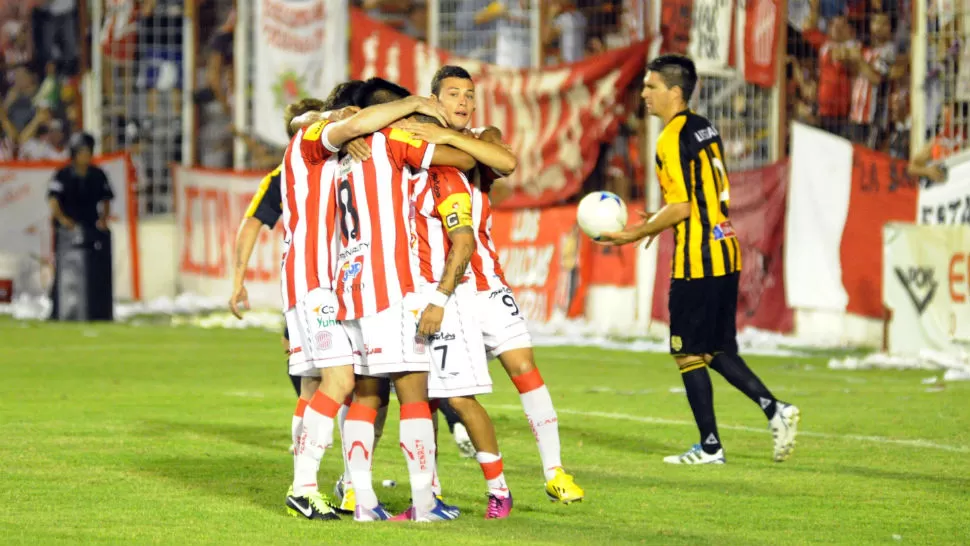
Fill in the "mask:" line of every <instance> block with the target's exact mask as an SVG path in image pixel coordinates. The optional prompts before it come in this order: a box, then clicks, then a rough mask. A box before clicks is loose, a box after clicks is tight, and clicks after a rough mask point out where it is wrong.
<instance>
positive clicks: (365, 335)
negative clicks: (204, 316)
mask: <svg viewBox="0 0 970 546" xmlns="http://www.w3.org/2000/svg"><path fill="white" fill-rule="evenodd" d="M408 95H409V93H408V91H407V90H405V89H403V88H401V87H400V86H397V85H395V84H393V83H391V82H388V81H386V80H381V79H377V78H374V79H372V80H368V81H367V82H366V83H365V85H364V86H363V87H362V88H361V89H359V90H358V92H357V94H356V98H355V102H356V103H357V104H358V105H360V106H364V107H365V110H364V111H366V110H367V109H369V108H375V107H377V106H376V105H381V104H384V103H386V102H387V101H398V100H399V99H401V98H402V97H408ZM411 98H413V97H408V99H403V100H409V99H411ZM422 100H425V99H422ZM322 140H324V141H325V142H326V140H327V135H326V134H324V135H323V136H322ZM365 140H367V141H368V144H369V145H370V149H371V157H370V159H368V160H367V161H364V162H355V161H353V160H351V159H350V158H349V157H342V158H341V159H340V160H339V163H338V166H337V174H336V180H335V182H334V184H335V196H336V201H337V206H338V207H339V211H338V213H337V214H338V222H337V226H338V231H337V247H336V257H337V263H336V265H337V268H336V273H337V277H336V279H335V281H336V286H335V289H334V292H335V295H336V297H337V319H338V320H339V321H340V322H341V324H343V325H345V326H346V328H347V330H348V332H349V334H350V339H351V343H352V346H353V348H354V353H355V355H356V356H357V357H358V362H357V363H355V370H354V371H355V372H356V373H357V376H358V378H357V383H356V386H355V390H354V402H353V405H351V407H350V411H349V413H348V415H347V420H346V422H345V423H344V449H345V451H346V457H347V464H348V466H349V468H350V474H351V478H352V482H353V485H354V492H355V497H356V508H355V512H354V519H355V520H357V521H377V520H386V519H389V517H390V515H389V514H388V513H387V511H386V510H385V509H384V507H383V506H382V505H381V504H380V503H379V501H378V499H377V495H376V493H375V492H374V486H373V479H372V474H371V472H372V470H371V464H372V458H371V453H372V451H373V444H374V418H375V415H376V411H377V408H378V407H380V403H381V400H380V389H381V385H382V378H386V377H390V378H391V379H392V381H393V382H394V387H395V392H396V394H397V397H398V400H399V401H400V403H401V425H400V438H401V442H400V443H401V450H402V451H403V453H404V455H405V459H406V461H407V465H408V472H409V474H410V477H411V499H412V503H413V507H414V511H413V518H414V519H415V520H417V521H441V520H448V519H454V518H455V517H457V516H458V511H457V509H455V508H453V507H449V506H447V505H445V504H444V503H442V502H441V501H440V499H437V498H436V497H435V496H434V494H433V489H432V480H433V475H434V464H433V460H434V451H435V447H434V429H433V425H432V422H431V409H430V407H429V405H428V372H429V370H430V367H431V357H430V355H429V354H428V353H429V351H428V347H427V339H426V338H422V337H421V336H419V335H418V329H417V317H418V314H419V313H420V311H421V309H422V308H423V307H424V305H423V304H422V298H421V297H420V296H418V294H416V292H415V275H416V270H415V268H414V264H413V263H412V260H411V252H410V246H409V245H410V238H411V233H410V223H409V216H410V205H411V203H410V196H411V190H412V188H413V181H412V177H411V172H412V171H418V170H420V169H423V168H427V167H429V166H431V165H437V164H441V165H452V166H457V167H461V168H464V169H469V168H472V167H474V165H475V161H474V159H472V158H471V156H469V155H468V154H465V153H463V152H460V151H458V150H455V149H454V148H450V147H447V146H441V147H437V146H435V145H432V144H428V143H426V142H421V141H418V140H415V139H414V138H412V137H411V135H410V134H408V133H407V132H406V131H403V130H401V129H399V128H393V127H387V128H385V129H382V130H379V131H376V132H374V133H373V134H371V135H369V136H368V137H367V138H366V139H365Z"/></svg>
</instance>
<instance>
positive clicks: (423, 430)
mask: <svg viewBox="0 0 970 546" xmlns="http://www.w3.org/2000/svg"><path fill="white" fill-rule="evenodd" d="M401 451H402V452H403V453H404V459H405V461H407V464H408V475H409V476H410V478H411V502H412V504H413V505H414V508H415V510H417V511H418V513H419V514H420V513H422V512H427V511H429V510H431V509H432V508H434V506H435V498H434V491H433V489H432V486H431V484H432V482H433V481H434V470H435V464H434V457H435V451H436V450H435V445H434V425H432V424H431V409H430V408H429V407H428V403H427V402H412V403H409V404H402V405H401Z"/></svg>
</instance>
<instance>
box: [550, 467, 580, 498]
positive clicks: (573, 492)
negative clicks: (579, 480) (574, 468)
mask: <svg viewBox="0 0 970 546" xmlns="http://www.w3.org/2000/svg"><path fill="white" fill-rule="evenodd" d="M546 495H547V496H548V497H549V500H551V501H554V502H561V503H563V504H569V503H571V502H579V501H581V500H583V497H584V496H585V492H584V491H583V488H582V487H580V486H578V485H576V482H574V481H573V477H572V476H571V475H569V474H566V471H565V470H563V469H562V468H557V469H556V475H555V476H553V478H552V479H551V480H549V481H547V482H546Z"/></svg>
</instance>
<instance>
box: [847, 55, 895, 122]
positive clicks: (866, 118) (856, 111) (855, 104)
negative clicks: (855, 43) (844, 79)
mask: <svg viewBox="0 0 970 546" xmlns="http://www.w3.org/2000/svg"><path fill="white" fill-rule="evenodd" d="M862 58H863V59H864V60H865V62H866V63H868V64H869V66H871V67H872V68H874V69H875V70H876V72H878V73H879V74H881V75H882V76H883V78H885V77H886V76H888V75H889V69H890V68H891V67H892V65H893V63H895V62H896V46H895V45H894V44H893V43H892V42H888V43H886V44H883V45H882V46H880V47H876V48H869V49H866V50H865V51H864V52H863V53H862ZM880 89H888V82H886V81H883V82H882V83H872V82H870V81H869V79H868V78H866V76H865V74H863V73H862V72H861V71H860V72H859V74H858V75H857V76H856V77H855V80H854V81H853V82H852V109H851V110H850V112H849V119H850V121H852V122H853V123H858V124H863V125H865V124H870V123H873V122H875V121H878V120H876V109H877V108H879V107H880V101H882V102H886V101H887V100H888V95H887V94H885V93H880ZM880 95H882V96H880ZM883 107H884V108H885V106H884V105H883ZM887 111H888V110H887Z"/></svg>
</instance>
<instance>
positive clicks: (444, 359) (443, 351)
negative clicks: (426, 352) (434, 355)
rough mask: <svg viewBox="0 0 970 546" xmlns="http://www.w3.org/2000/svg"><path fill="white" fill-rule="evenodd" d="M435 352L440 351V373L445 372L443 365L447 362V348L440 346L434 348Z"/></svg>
mask: <svg viewBox="0 0 970 546" xmlns="http://www.w3.org/2000/svg"><path fill="white" fill-rule="evenodd" d="M434 350H435V351H441V371H445V363H446V362H447V361H448V346H447V345H440V346H438V347H435V348H434Z"/></svg>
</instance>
